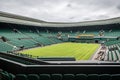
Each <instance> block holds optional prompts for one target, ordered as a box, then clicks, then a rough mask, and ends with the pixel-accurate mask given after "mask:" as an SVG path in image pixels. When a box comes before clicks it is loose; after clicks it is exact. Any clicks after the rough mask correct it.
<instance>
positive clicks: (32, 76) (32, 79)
mask: <svg viewBox="0 0 120 80" xmlns="http://www.w3.org/2000/svg"><path fill="white" fill-rule="evenodd" d="M28 80H39V76H38V75H37V74H29V75H28Z"/></svg>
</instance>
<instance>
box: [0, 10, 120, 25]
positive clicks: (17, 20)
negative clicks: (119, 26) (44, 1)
mask: <svg viewBox="0 0 120 80" xmlns="http://www.w3.org/2000/svg"><path fill="white" fill-rule="evenodd" d="M0 22H5V23H14V24H23V25H31V26H42V27H74V26H94V25H106V24H115V23H120V17H117V18H111V19H105V20H95V21H85V22H72V23H65V22H45V21H42V20H38V19H33V18H29V17H24V16H20V15H15V14H9V13H5V12H0Z"/></svg>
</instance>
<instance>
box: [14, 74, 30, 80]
mask: <svg viewBox="0 0 120 80" xmlns="http://www.w3.org/2000/svg"><path fill="white" fill-rule="evenodd" d="M14 80H28V79H27V75H25V74H17V75H16V76H15V79H14Z"/></svg>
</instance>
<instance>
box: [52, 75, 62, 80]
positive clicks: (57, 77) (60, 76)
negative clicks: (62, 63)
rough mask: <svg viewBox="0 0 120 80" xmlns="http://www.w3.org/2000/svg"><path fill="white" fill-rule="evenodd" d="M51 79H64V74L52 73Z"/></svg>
mask: <svg viewBox="0 0 120 80" xmlns="http://www.w3.org/2000/svg"><path fill="white" fill-rule="evenodd" d="M51 79H52V80H62V74H52V75H51Z"/></svg>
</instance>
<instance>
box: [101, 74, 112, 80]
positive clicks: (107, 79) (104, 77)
mask: <svg viewBox="0 0 120 80" xmlns="http://www.w3.org/2000/svg"><path fill="white" fill-rule="evenodd" d="M99 80H111V76H110V75H109V74H101V75H99Z"/></svg>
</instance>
